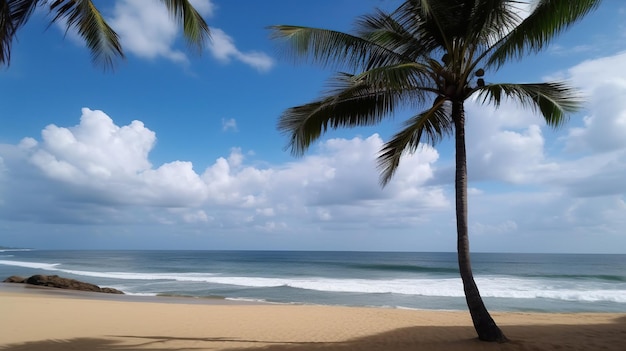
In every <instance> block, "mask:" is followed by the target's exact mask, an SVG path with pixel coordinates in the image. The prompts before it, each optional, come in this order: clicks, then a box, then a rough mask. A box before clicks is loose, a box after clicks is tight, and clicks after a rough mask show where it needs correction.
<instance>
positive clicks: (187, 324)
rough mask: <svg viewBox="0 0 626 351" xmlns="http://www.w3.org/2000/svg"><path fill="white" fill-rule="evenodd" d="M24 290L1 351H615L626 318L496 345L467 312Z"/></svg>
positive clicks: (582, 316) (525, 324)
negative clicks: (480, 337)
mask: <svg viewBox="0 0 626 351" xmlns="http://www.w3.org/2000/svg"><path fill="white" fill-rule="evenodd" d="M6 285H11V286H6ZM14 285H18V286H17V287H14ZM19 285H21V284H14V283H10V284H9V283H7V284H2V285H0V302H1V309H2V312H1V313H0V350H11V351H24V350H31V351H39V350H52V351H54V350H66V349H77V350H89V349H98V350H181V349H199V350H203V349H210V350H230V351H234V350H255V349H258V350H274V351H279V350H292V351H306V350H320V351H331V350H337V351H348V350H363V351H374V350H407V351H408V350H452V351H456V350H459V351H460V350H468V351H474V350H530V349H532V350H558V349H567V350H595V349H603V350H610V351H612V350H615V351H617V350H623V347H624V345H625V344H626V314H625V313H521V312H494V313H492V315H493V317H494V319H495V320H496V322H497V323H498V324H499V326H500V327H501V328H502V330H503V331H504V333H505V334H506V335H507V337H509V338H510V339H511V340H512V341H511V342H509V343H505V344H491V343H484V342H480V341H478V340H477V339H476V336H475V332H474V330H473V327H472V325H471V318H470V316H469V313H468V312H461V311H430V310H404V309H392V308H368V307H342V306H319V305H291V304H289V305H285V304H269V303H261V302H258V303H257V302H246V301H231V300H226V299H195V298H179V297H158V296H155V297H146V296H132V295H131V296H129V295H115V296H102V295H110V294H102V293H89V292H88V293H85V292H76V291H67V290H61V289H54V288H41V287H24V286H19ZM59 290H60V291H59ZM197 300H201V301H199V302H198V301H197Z"/></svg>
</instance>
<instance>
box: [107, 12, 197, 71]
mask: <svg viewBox="0 0 626 351" xmlns="http://www.w3.org/2000/svg"><path fill="white" fill-rule="evenodd" d="M110 24H111V27H113V28H114V29H115V31H116V32H117V33H118V34H119V35H120V40H121V41H122V45H123V47H124V49H125V50H127V51H129V52H131V53H133V54H135V55H137V56H139V57H141V58H147V59H154V58H157V57H165V58H167V59H170V60H172V61H175V62H186V61H187V57H186V56H185V54H184V53H183V52H181V51H180V50H176V49H173V46H174V42H175V40H176V37H177V35H178V32H179V29H178V27H179V26H178V25H177V24H176V23H175V22H174V21H172V19H171V17H170V15H169V14H168V12H167V9H166V8H165V6H163V4H162V3H160V2H158V1H141V0H120V1H117V2H116V3H115V7H114V10H113V18H112V19H111V20H110Z"/></svg>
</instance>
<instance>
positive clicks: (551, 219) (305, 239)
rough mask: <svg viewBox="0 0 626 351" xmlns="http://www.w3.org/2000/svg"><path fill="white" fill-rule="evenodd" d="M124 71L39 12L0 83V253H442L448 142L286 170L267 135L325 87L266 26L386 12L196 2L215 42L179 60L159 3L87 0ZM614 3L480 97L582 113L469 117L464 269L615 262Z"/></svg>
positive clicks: (358, 144) (176, 36)
mask: <svg viewBox="0 0 626 351" xmlns="http://www.w3.org/2000/svg"><path fill="white" fill-rule="evenodd" d="M96 3H97V4H98V5H99V8H100V9H101V11H102V12H103V14H104V15H105V17H106V18H107V19H108V20H109V21H110V23H111V24H112V25H113V27H114V28H115V29H116V30H117V31H118V33H119V34H120V35H121V38H122V44H123V46H124V50H125V53H126V55H127V58H126V60H123V61H119V62H117V65H116V69H115V71H114V72H103V71H102V69H100V68H99V67H94V66H93V65H92V63H91V61H90V57H89V52H88V51H87V50H86V49H85V47H84V45H83V44H82V42H81V41H80V40H77V38H76V36H75V35H74V34H73V33H68V34H67V35H66V36H64V33H63V30H62V28H61V27H59V26H57V25H52V26H50V27H48V20H49V17H48V16H47V14H46V12H45V11H41V12H38V13H36V14H35V15H34V16H33V18H32V19H31V21H30V22H29V23H28V24H27V26H26V27H25V28H24V29H23V30H22V31H21V32H20V33H19V34H18V41H17V42H16V43H15V44H14V46H13V50H12V62H11V65H10V66H9V67H7V68H3V69H2V70H1V71H0V96H1V99H2V117H1V119H0V120H1V121H2V124H1V125H2V127H1V128H0V245H5V246H20V247H36V248H50V249H57V248H60V249H62V248H73V249H271V250H283V249H286V250H290V249H295V250H382V251H386V250H393V251H454V250H455V248H456V238H455V224H454V194H453V189H452V181H453V178H452V177H453V173H452V172H453V163H452V160H453V156H454V155H453V150H452V149H451V144H450V142H449V141H445V142H442V143H441V144H439V145H438V146H437V147H436V149H433V148H430V147H424V148H422V149H420V151H418V152H417V153H415V154H413V155H410V156H407V157H406V158H405V159H404V160H403V164H402V165H401V167H400V169H399V171H398V173H397V175H396V177H395V178H394V179H393V181H392V182H391V183H390V184H389V185H388V186H387V187H386V188H384V189H381V188H380V187H379V185H378V174H377V170H376V166H375V157H376V154H377V151H378V149H379V148H380V146H381V144H382V142H383V141H384V140H385V138H387V137H389V135H391V133H393V132H394V131H395V130H397V128H399V127H400V124H401V121H402V119H403V118H404V117H406V116H407V115H406V114H405V113H403V112H400V113H398V114H397V115H396V116H395V118H394V119H390V120H389V122H386V123H384V124H382V125H380V126H378V127H375V128H359V129H350V130H340V131H332V132H330V133H328V134H327V135H326V136H325V137H324V138H322V140H321V141H320V142H319V143H317V144H315V145H314V146H313V147H312V148H311V149H310V151H309V152H308V153H307V154H306V155H305V156H304V157H302V158H293V157H292V156H291V155H290V154H289V152H288V151H285V150H284V146H285V145H286V142H287V138H286V137H285V136H284V135H281V134H280V133H279V132H278V131H277V130H276V123H277V119H278V117H279V116H280V114H281V113H282V111H283V110H284V109H286V108H288V107H291V106H295V105H298V104H302V103H306V102H308V101H310V100H312V99H314V98H316V97H317V96H318V94H319V93H320V92H321V91H323V89H324V87H325V85H324V84H325V81H326V79H327V78H328V77H329V76H330V74H331V73H332V72H331V71H330V70H327V69H323V68H320V67H315V66H307V65H305V64H294V63H293V62H292V61H291V60H289V59H288V58H287V57H285V56H284V55H282V54H281V52H280V50H279V46H278V45H277V43H275V42H272V41H271V40H270V39H269V31H268V30H267V29H266V27H267V26H269V25H273V24H298V25H310V26H318V27H326V28H332V29H338V30H350V28H351V27H352V23H353V21H354V19H355V18H356V16H358V15H361V14H365V13H368V12H370V11H371V10H372V9H373V8H374V7H377V6H378V7H393V5H394V4H396V3H397V1H395V0H367V1H355V0H343V1H332V2H331V1H318V2H307V1H287V0H272V1H269V2H268V1H263V2H261V1H241V0H231V1H220V0H211V1H210V2H209V1H208V0H198V1H194V3H195V4H196V6H197V8H198V9H199V10H201V11H202V13H203V14H204V15H205V18H206V19H207V22H208V23H209V25H210V26H211V28H212V34H213V37H212V38H213V40H212V42H211V43H210V44H209V45H208V48H207V49H206V50H205V51H204V52H202V54H201V55H193V54H191V53H189V52H188V51H187V50H186V46H185V44H184V41H182V40H181V37H180V33H179V31H178V28H177V27H176V26H175V25H174V24H172V23H171V22H170V21H169V20H168V18H167V15H166V14H165V12H164V10H163V8H162V7H161V4H160V2H158V1H153V2H149V1H144V0H135V1H131V0H116V1H97V2H96ZM625 19H626V5H625V4H624V3H623V2H621V1H616V0H607V1H605V2H603V4H602V5H601V7H600V8H599V9H598V10H597V11H596V12H594V13H592V14H591V15H589V16H588V17H587V18H585V20H583V21H582V22H580V23H578V24H577V25H576V26H575V27H574V28H572V29H571V30H570V31H568V32H567V33H565V34H563V35H561V36H560V37H558V38H557V40H555V41H554V42H553V43H552V45H551V46H550V47H549V48H547V49H546V50H545V51H544V52H542V53H541V54H539V55H536V56H531V57H528V58H527V59H525V60H523V61H521V62H514V63H511V64H510V65H508V66H506V67H505V68H503V69H502V70H500V71H498V72H497V73H493V72H488V73H487V77H486V78H487V80H488V81H493V82H500V81H511V82H532V81H545V80H551V79H568V80H569V81H571V82H572V84H574V85H575V86H577V87H579V88H581V89H582V90H583V91H584V93H585V95H586V96H587V102H586V105H585V109H584V110H583V111H581V112H580V113H578V114H576V115H574V116H572V118H571V121H570V123H569V124H568V125H567V126H565V127H563V128H561V129H559V130H556V131H553V130H550V129H549V128H547V127H546V126H545V124H544V123H543V122H542V121H541V118H540V117H538V116H537V115H535V114H534V113H533V112H532V111H526V110H523V109H520V108H519V106H516V105H514V104H504V105H503V106H501V108H500V109H498V110H494V109H493V108H490V107H485V106H481V105H478V104H475V103H473V102H469V103H468V104H467V106H466V108H467V113H468V122H467V123H468V140H467V142H468V157H469V179H470V185H469V186H470V190H469V194H470V199H469V200H470V203H469V206H470V211H469V224H470V242H471V245H472V250H473V251H477V252H480V251H482V252H491V251H496V252H509V251H511V252H590V253H596V252H597V253H626V229H625V228H626V203H625V200H626V197H625V195H624V194H625V193H626V181H625V178H626V99H624V98H623V97H624V96H626V69H624V67H626V51H625V50H626V27H625V26H624V24H623V23H626V21H625Z"/></svg>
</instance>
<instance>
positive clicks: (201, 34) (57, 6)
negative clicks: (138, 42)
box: [0, 0, 210, 69]
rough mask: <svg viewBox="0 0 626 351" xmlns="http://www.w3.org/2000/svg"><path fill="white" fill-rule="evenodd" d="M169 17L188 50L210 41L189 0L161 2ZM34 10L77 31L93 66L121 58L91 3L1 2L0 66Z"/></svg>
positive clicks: (119, 48)
mask: <svg viewBox="0 0 626 351" xmlns="http://www.w3.org/2000/svg"><path fill="white" fill-rule="evenodd" d="M161 2H163V4H164V5H165V7H166V8H167V10H168V11H169V13H170V15H171V16H172V18H173V19H174V20H176V21H177V22H178V23H180V24H182V26H183V32H184V35H185V38H186V40H187V42H188V44H190V46H192V47H195V48H197V49H201V48H202V47H203V45H204V44H205V42H206V40H207V39H208V38H209V37H210V32H209V26H208V25H207V24H206V22H205V21H204V19H203V18H202V16H201V15H200V14H199V13H198V12H197V11H196V9H195V8H194V7H193V6H192V5H191V3H190V2H189V0H161ZM37 6H42V7H44V6H48V7H49V10H50V12H51V13H54V17H53V18H52V22H56V21H58V20H63V21H65V24H66V26H67V30H70V29H72V28H73V29H76V30H77V31H78V33H79V35H80V36H81V37H82V38H83V39H84V40H85V43H86V44H87V47H88V48H89V50H91V58H92V61H93V62H94V63H95V64H98V65H102V67H103V68H105V69H107V68H112V67H113V60H114V58H115V57H120V58H123V57H124V52H123V51H122V46H121V44H120V42H119V37H118V35H117V33H115V31H114V30H113V29H112V28H111V27H110V26H109V25H108V24H107V22H106V21H105V20H104V17H102V15H101V14H100V11H98V9H97V8H96V6H95V5H94V4H93V2H92V1H91V0H0V65H9V63H10V61H11V45H12V43H13V41H14V39H15V37H16V34H17V31H18V30H19V29H20V28H21V27H22V26H24V24H26V22H27V21H28V19H29V18H30V16H31V15H32V14H33V11H34V10H35V8H37Z"/></svg>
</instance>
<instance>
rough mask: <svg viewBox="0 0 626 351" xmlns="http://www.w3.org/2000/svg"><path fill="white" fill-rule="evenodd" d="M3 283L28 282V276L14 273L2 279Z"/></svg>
mask: <svg viewBox="0 0 626 351" xmlns="http://www.w3.org/2000/svg"><path fill="white" fill-rule="evenodd" d="M2 282H3V283H26V278H24V277H20V276H17V275H12V276H10V277H8V278H7V279H5V280H3V281H2Z"/></svg>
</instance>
